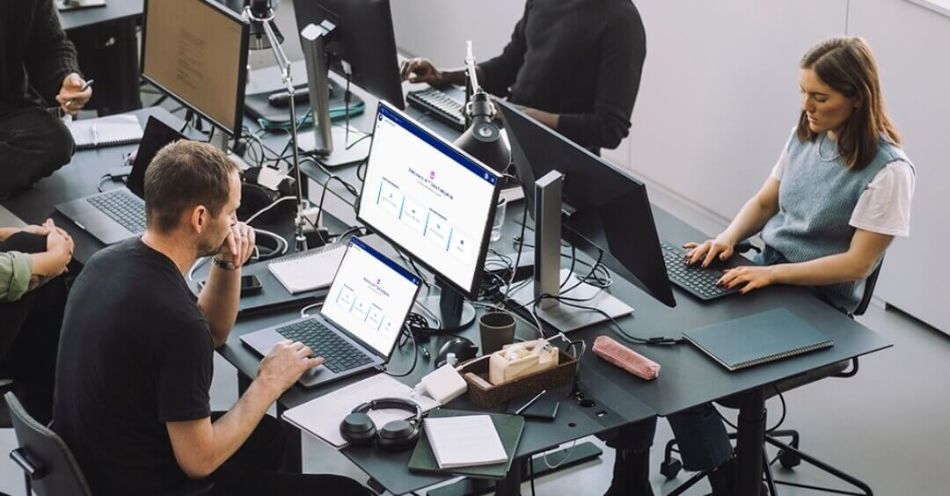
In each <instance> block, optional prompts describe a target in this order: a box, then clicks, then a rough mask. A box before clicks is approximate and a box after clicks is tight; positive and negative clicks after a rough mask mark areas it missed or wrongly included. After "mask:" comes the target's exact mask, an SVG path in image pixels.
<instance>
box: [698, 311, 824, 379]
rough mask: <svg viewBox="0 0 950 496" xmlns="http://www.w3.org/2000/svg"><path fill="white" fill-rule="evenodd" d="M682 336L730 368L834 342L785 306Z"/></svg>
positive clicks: (744, 366) (801, 351)
mask: <svg viewBox="0 0 950 496" xmlns="http://www.w3.org/2000/svg"><path fill="white" fill-rule="evenodd" d="M683 337H684V338H686V340H687V341H689V342H690V343H692V344H693V345H695V346H696V347H697V348H699V349H700V350H702V351H703V352H704V353H706V354H707V355H709V356H710V357H712V358H713V359H714V360H716V361H717V362H719V364H720V365H722V366H723V367H725V368H727V369H729V371H730V372H733V371H736V370H741V369H744V368H747V367H753V366H755V365H761V364H764V363H769V362H773V361H775V360H781V359H783V358H788V357H792V356H795V355H800V354H802V353H808V352H811V351H816V350H820V349H824V348H829V347H831V346H834V341H832V340H831V339H829V338H828V336H826V335H825V334H824V333H822V332H821V331H819V330H818V329H815V327H814V326H812V325H811V324H809V323H808V322H806V321H804V320H803V319H801V318H800V317H798V316H796V315H795V314H793V313H792V312H790V311H788V310H786V309H784V308H778V309H775V310H769V311H767V312H762V313H757V314H754V315H750V316H748V317H742V318H739V319H734V320H729V321H726V322H720V323H718V324H713V325H710V326H706V327H700V328H698V329H690V330H689V331H686V332H684V333H683Z"/></svg>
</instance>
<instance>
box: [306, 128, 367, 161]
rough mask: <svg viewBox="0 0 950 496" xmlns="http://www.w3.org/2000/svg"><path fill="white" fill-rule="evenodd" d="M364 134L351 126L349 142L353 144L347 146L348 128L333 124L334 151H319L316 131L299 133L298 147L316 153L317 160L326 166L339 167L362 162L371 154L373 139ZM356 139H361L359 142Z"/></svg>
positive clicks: (331, 135) (331, 129) (331, 132)
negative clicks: (370, 148)
mask: <svg viewBox="0 0 950 496" xmlns="http://www.w3.org/2000/svg"><path fill="white" fill-rule="evenodd" d="M364 134H365V133H363V132H362V131H358V130H356V129H355V128H352V127H351V129H350V136H349V144H350V145H352V146H350V147H349V148H347V136H346V128H345V127H340V126H331V127H330V137H331V139H332V140H333V151H331V152H330V153H321V152H319V151H317V138H316V136H315V135H314V133H299V134H298V135H297V147H298V148H300V150H301V151H304V152H307V153H315V154H316V159H317V161H318V162H320V163H321V164H323V165H324V166H326V167H339V166H342V165H349V164H353V163H356V162H360V161H362V160H365V159H366V157H368V156H369V145H370V143H371V142H372V139H370V138H363V135H364ZM361 138H362V139H361ZM356 140H360V141H359V142H358V143H357V142H356Z"/></svg>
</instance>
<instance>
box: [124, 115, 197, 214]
mask: <svg viewBox="0 0 950 496" xmlns="http://www.w3.org/2000/svg"><path fill="white" fill-rule="evenodd" d="M183 139H185V137H184V136H183V135H182V134H181V133H179V132H178V131H176V130H174V129H172V128H171V127H169V126H167V125H166V124H165V123H164V122H162V121H160V120H158V119H156V118H154V117H149V118H148V122H147V123H146V124H145V133H143V134H142V141H141V142H140V143H139V149H138V151H136V152H135V161H134V162H132V173H131V174H130V175H129V179H128V182H127V183H126V186H128V188H129V190H130V191H131V192H133V193H135V194H136V195H138V196H139V198H145V169H148V164H150V163H152V159H153V158H155V154H156V153H158V151H159V150H161V149H162V147H163V146H165V145H167V144H169V143H171V142H173V141H178V140H183Z"/></svg>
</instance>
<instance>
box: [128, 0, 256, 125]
mask: <svg viewBox="0 0 950 496" xmlns="http://www.w3.org/2000/svg"><path fill="white" fill-rule="evenodd" d="M144 12H145V21H144V25H143V28H142V77H144V78H145V80H147V81H148V82H150V83H152V84H154V85H155V86H157V87H158V88H159V89H161V90H162V91H164V92H165V93H167V94H169V95H170V96H172V97H173V98H175V99H176V100H178V101H180V102H181V103H182V104H184V105H185V106H187V107H188V108H190V109H191V110H193V111H195V112H197V113H198V115H200V116H201V117H203V118H205V119H208V120H209V121H211V122H212V123H213V124H214V125H215V126H217V127H218V128H220V129H222V130H224V131H225V132H227V133H228V134H230V135H231V136H234V137H237V136H239V135H240V133H241V125H242V124H241V123H242V120H243V112H244V82H245V77H246V73H247V69H246V68H247V45H248V23H247V22H246V21H245V20H244V19H242V18H241V16H240V15H238V14H235V13H234V12H231V11H230V10H228V9H227V8H226V7H224V6H222V5H221V4H219V3H217V2H213V1H210V0H146V1H145V10H144ZM222 144H223V142H222Z"/></svg>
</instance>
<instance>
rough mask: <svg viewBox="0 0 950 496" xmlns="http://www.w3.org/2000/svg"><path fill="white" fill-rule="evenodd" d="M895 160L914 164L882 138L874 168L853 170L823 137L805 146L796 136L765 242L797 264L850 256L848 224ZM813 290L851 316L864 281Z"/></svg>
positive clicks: (831, 143) (850, 234)
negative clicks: (878, 177)
mask: <svg viewBox="0 0 950 496" xmlns="http://www.w3.org/2000/svg"><path fill="white" fill-rule="evenodd" d="M819 147H820V150H819ZM896 160H903V161H906V162H907V163H910V160H908V159H907V156H906V155H905V154H904V152H903V151H901V149H900V148H898V147H897V146H895V145H894V144H893V143H890V142H888V141H886V140H884V139H882V140H881V141H880V144H879V146H878V151H877V154H876V155H875V156H874V159H873V160H872V161H871V163H870V164H868V165H867V167H865V168H863V169H861V170H859V171H853V170H850V169H848V168H847V166H846V165H845V163H844V161H843V160H842V159H841V158H840V157H838V146H837V144H836V143H835V142H834V141H831V140H829V139H827V137H826V136H825V135H821V136H819V138H818V139H817V140H815V141H814V142H810V141H806V142H804V143H802V142H800V141H799V140H798V137H797V136H794V135H793V136H792V138H791V139H790V140H789V145H788V164H787V165H786V167H785V173H784V174H783V176H782V181H781V185H780V186H779V199H778V203H779V211H778V213H777V214H775V216H773V217H772V218H771V219H769V221H768V222H767V223H766V224H765V227H764V228H763V229H762V240H763V241H765V244H766V245H768V246H769V247H771V248H772V249H774V250H777V251H778V252H779V253H781V254H782V255H783V256H784V257H785V259H787V260H788V261H789V262H793V263H794V262H805V261H808V260H814V259H816V258H821V257H825V256H828V255H834V254H836V253H843V252H846V251H848V247H849V246H850V244H851V238H852V237H853V236H854V231H855V228H853V227H851V226H850V225H849V224H848V222H849V221H850V220H851V214H852V213H853V211H854V207H855V205H857V203H858V199H859V198H860V197H861V194H862V193H863V192H864V190H865V189H866V188H867V186H868V184H869V183H870V182H871V180H873V179H874V177H875V176H876V175H877V173H878V172H880V171H881V170H882V169H883V168H884V167H885V166H886V165H887V164H889V163H891V162H894V161H896ZM878 263H879V262H878ZM815 289H816V290H818V292H819V293H820V294H822V295H823V296H825V297H826V298H827V299H828V300H830V302H831V303H832V304H833V305H834V306H836V307H838V308H841V309H842V310H845V311H846V312H848V313H851V312H853V311H854V309H855V308H856V307H857V306H858V303H860V301H861V296H862V293H863V292H864V280H863V279H862V280H859V281H852V282H847V283H841V284H831V285H827V286H820V287H817V288H815Z"/></svg>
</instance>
